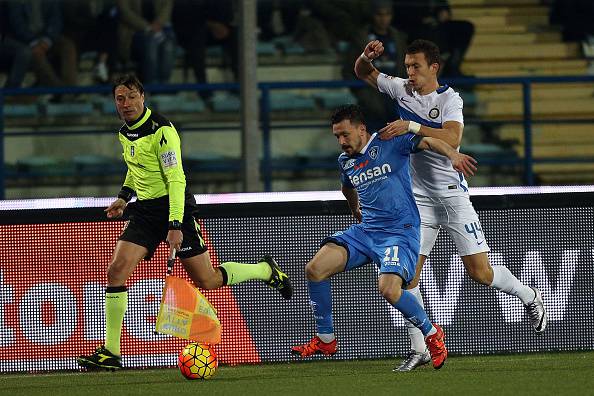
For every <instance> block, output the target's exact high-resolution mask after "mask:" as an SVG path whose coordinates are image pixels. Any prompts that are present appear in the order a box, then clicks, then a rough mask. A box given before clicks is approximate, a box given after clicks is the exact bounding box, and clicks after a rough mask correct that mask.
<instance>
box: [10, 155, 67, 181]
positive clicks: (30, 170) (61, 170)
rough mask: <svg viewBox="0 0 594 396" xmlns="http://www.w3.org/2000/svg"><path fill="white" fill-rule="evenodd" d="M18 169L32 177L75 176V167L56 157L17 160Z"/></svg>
mask: <svg viewBox="0 0 594 396" xmlns="http://www.w3.org/2000/svg"><path fill="white" fill-rule="evenodd" d="M16 169H17V171H19V173H25V174H26V176H32V177H43V176H67V175H72V174H73V171H74V166H73V164H71V163H67V162H65V161H63V160H61V159H58V158H56V157H50V156H44V155H41V156H30V157H27V158H22V159H19V160H17V162H16Z"/></svg>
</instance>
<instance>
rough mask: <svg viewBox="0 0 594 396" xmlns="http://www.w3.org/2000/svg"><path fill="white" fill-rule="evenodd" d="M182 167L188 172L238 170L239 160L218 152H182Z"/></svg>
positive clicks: (239, 167)
mask: <svg viewBox="0 0 594 396" xmlns="http://www.w3.org/2000/svg"><path fill="white" fill-rule="evenodd" d="M184 169H185V170H187V171H189V172H192V171H193V172H204V171H209V172H238V171H239V170H240V169H241V166H240V160H239V159H238V158H235V157H228V156H224V155H220V154H211V153H199V154H193V153H190V154H184Z"/></svg>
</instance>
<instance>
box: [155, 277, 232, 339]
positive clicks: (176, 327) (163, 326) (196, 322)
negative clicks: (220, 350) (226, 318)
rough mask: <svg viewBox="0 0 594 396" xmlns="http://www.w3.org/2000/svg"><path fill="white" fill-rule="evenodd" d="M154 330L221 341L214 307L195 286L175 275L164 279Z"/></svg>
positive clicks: (187, 337)
mask: <svg viewBox="0 0 594 396" xmlns="http://www.w3.org/2000/svg"><path fill="white" fill-rule="evenodd" d="M156 330H157V332H158V333H162V334H170V335H172V336H175V337H179V338H183V339H186V340H192V341H197V342H202V343H205V344H219V343H220V342H221V322H220V321H219V318H218V317H217V310H216V309H215V308H214V307H213V306H212V305H211V304H210V302H208V300H207V299H206V297H204V296H203V295H202V293H200V291H199V290H198V289H196V288H195V287H194V286H192V285H191V284H190V283H188V282H187V281H186V280H184V279H181V278H178V277H175V276H167V278H166V279H165V287H164V288H163V297H162V298H161V306H160V308H159V314H158V315H157V326H156Z"/></svg>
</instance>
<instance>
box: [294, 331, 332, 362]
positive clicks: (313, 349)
mask: <svg viewBox="0 0 594 396" xmlns="http://www.w3.org/2000/svg"><path fill="white" fill-rule="evenodd" d="M291 353H292V354H293V355H299V356H301V357H307V356H311V355H314V354H316V353H321V354H323V355H326V356H331V355H334V354H335V353H336V338H335V339H334V340H332V342H328V343H326V342H323V341H322V340H320V337H318V336H315V337H314V338H312V339H311V341H310V342H308V343H307V344H304V345H297V346H294V347H293V348H291Z"/></svg>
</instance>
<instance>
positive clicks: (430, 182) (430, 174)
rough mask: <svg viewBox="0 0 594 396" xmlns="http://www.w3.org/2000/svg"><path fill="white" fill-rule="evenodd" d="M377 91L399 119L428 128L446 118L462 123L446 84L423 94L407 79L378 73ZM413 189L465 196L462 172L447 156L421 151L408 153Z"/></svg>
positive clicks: (459, 106)
mask: <svg viewBox="0 0 594 396" xmlns="http://www.w3.org/2000/svg"><path fill="white" fill-rule="evenodd" d="M377 87H378V89H379V91H380V92H382V93H385V94H387V95H389V96H390V97H391V98H392V99H394V100H395V102H396V107H397V110H398V113H399V114H400V118H401V119H402V120H406V121H415V122H418V123H419V124H421V125H425V126H428V127H431V128H438V129H439V128H443V123H444V122H446V121H457V122H459V123H461V124H464V116H463V115H462V106H463V102H462V98H461V97H460V95H459V94H458V93H457V92H456V91H454V90H453V89H452V88H450V87H448V86H447V85H445V86H443V87H439V88H438V89H437V90H436V91H433V92H431V93H430V94H427V95H419V94H418V93H417V92H415V91H413V90H412V89H411V88H410V86H408V80H406V79H403V78H398V77H392V76H388V75H386V74H384V73H380V75H379V76H378V78H377ZM410 160H411V175H412V184H413V192H414V193H415V194H416V195H423V196H426V197H451V196H460V195H465V196H468V183H467V182H466V180H465V179H464V175H463V174H462V173H460V172H458V171H456V170H455V169H454V168H453V167H452V162H451V161H450V159H449V158H448V157H445V156H443V155H441V154H437V153H434V152H433V151H429V150H423V151H420V152H418V153H415V154H413V155H411V159H410Z"/></svg>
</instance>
